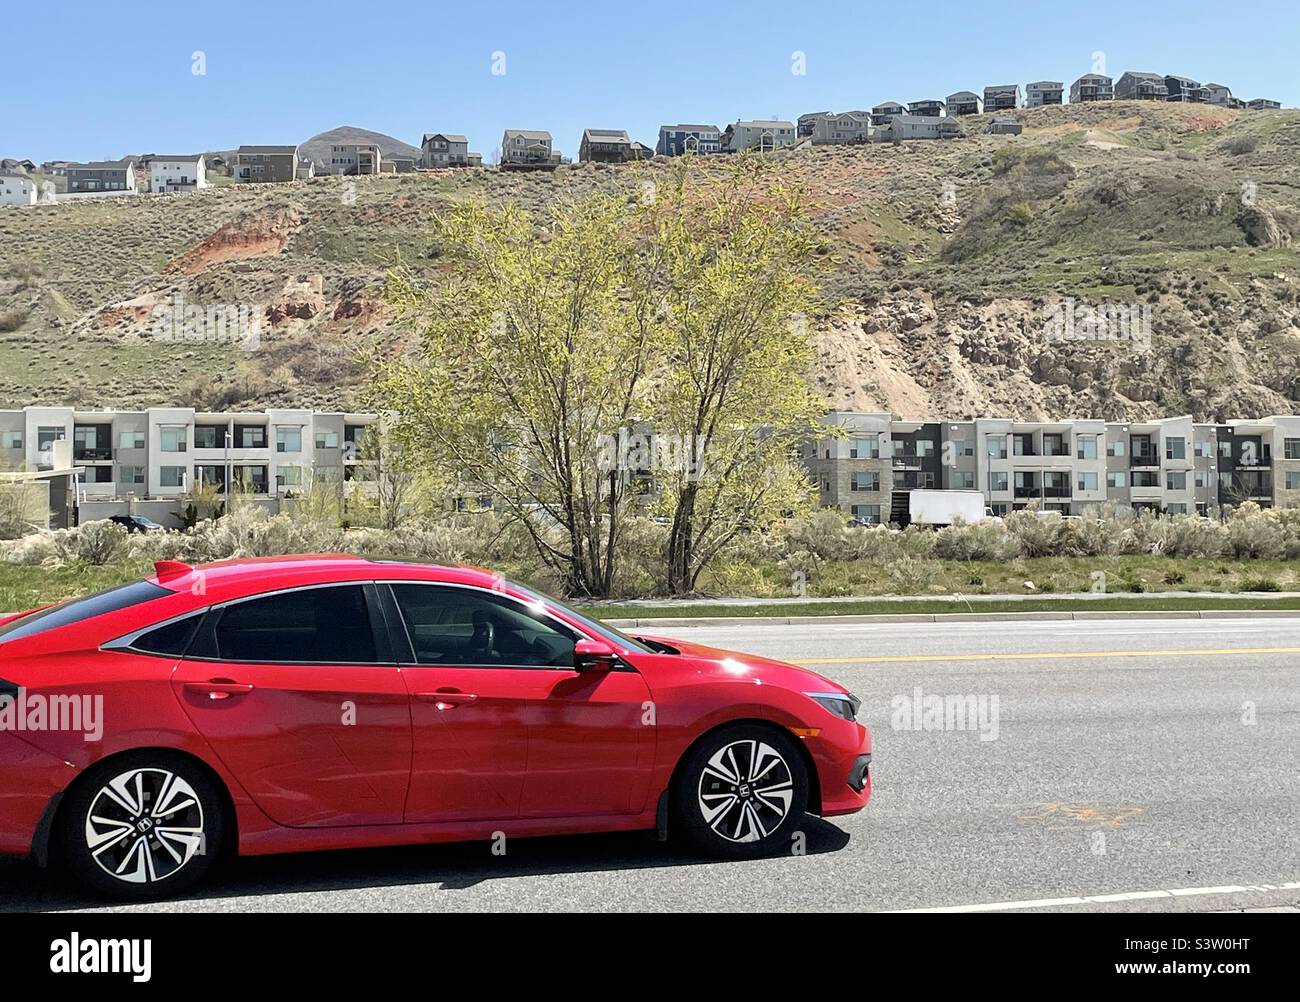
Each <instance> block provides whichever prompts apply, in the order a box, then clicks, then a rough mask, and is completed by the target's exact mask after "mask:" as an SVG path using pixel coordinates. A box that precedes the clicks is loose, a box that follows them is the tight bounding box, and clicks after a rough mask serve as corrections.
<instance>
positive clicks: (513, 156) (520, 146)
mask: <svg viewBox="0 0 1300 1002" xmlns="http://www.w3.org/2000/svg"><path fill="white" fill-rule="evenodd" d="M553 143H554V140H552V139H551V134H550V133H549V132H546V131H544V130H536V129H506V131H505V134H504V135H503V136H502V137H501V166H502V167H503V168H505V169H507V170H554V169H555V168H556V167H558V166H559V165H560V154H558V153H556V152H555V150H554V149H553V148H552V146H553Z"/></svg>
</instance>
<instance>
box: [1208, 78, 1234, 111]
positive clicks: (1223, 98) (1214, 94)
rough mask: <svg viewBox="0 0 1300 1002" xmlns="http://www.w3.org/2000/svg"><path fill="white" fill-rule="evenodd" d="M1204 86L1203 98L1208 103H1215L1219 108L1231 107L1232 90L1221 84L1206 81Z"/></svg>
mask: <svg viewBox="0 0 1300 1002" xmlns="http://www.w3.org/2000/svg"><path fill="white" fill-rule="evenodd" d="M1204 87H1205V100H1206V101H1207V102H1208V103H1209V104H1213V105H1216V106H1218V107H1220V108H1231V107H1232V90H1231V89H1230V88H1228V87H1226V86H1225V85H1223V84H1217V83H1207V84H1205V85H1204Z"/></svg>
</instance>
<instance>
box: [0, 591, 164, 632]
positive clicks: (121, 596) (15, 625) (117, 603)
mask: <svg viewBox="0 0 1300 1002" xmlns="http://www.w3.org/2000/svg"><path fill="white" fill-rule="evenodd" d="M173 594H175V592H171V591H168V590H167V589H166V588H163V587H161V586H160V585H156V584H153V583H152V582H149V581H133V582H132V583H131V584H124V585H119V586H118V587H116V588H110V589H109V590H108V591H101V592H98V593H96V594H94V595H88V596H86V597H85V598H75V599H72V600H71V601H68V602H64V603H62V604H60V605H55V606H51V607H50V608H48V609H42V610H41V611H40V612H33V613H32V614H31V615H30V616H23V617H22V618H21V619H15V620H14V621H13V622H12V623H6V624H5V625H4V626H0V643H7V642H8V641H11V640H21V639H23V638H24V637H34V636H36V635H37V634H40V633H47V632H48V631H50V630H57V629H59V628H60V627H63V626H71V625H72V624H73V623H80V622H82V621H84V620H87V619H93V618H94V617H95V616H102V615H104V614H105V613H107V612H119V611H120V610H122V609H129V608H130V607H131V606H133V605H143V604H144V603H145V602H152V601H153V600H154V599H158V598H164V597H165V596H167V595H173Z"/></svg>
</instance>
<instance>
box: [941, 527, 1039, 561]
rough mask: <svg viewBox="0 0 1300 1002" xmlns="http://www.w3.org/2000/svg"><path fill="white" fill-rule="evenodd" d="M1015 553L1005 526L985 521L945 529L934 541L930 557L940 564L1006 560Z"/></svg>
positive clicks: (1017, 549) (1015, 547)
mask: <svg viewBox="0 0 1300 1002" xmlns="http://www.w3.org/2000/svg"><path fill="white" fill-rule="evenodd" d="M1018 553H1019V547H1018V546H1017V543H1016V541H1015V540H1014V539H1013V538H1012V537H1011V536H1010V535H1009V534H1008V533H1007V529H1006V526H1005V525H1002V524H1001V523H998V522H993V521H985V522H974V523H971V524H966V523H963V522H958V523H956V524H954V525H949V526H945V527H944V528H942V529H940V530H939V531H938V533H936V535H935V538H934V555H935V556H936V557H938V558H939V559H941V560H1010V559H1011V558H1012V557H1014V556H1016V555H1017V554H1018Z"/></svg>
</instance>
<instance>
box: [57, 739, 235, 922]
mask: <svg viewBox="0 0 1300 1002" xmlns="http://www.w3.org/2000/svg"><path fill="white" fill-rule="evenodd" d="M59 816H60V818H61V829H60V842H61V848H62V850H63V858H64V859H65V860H66V862H67V865H68V868H69V869H70V870H71V871H72V874H73V876H74V877H76V878H77V880H79V881H80V882H81V883H82V884H84V885H86V886H87V887H89V888H91V889H92V890H95V891H98V892H100V893H102V894H106V895H109V896H111V897H114V898H119V899H129V900H137V901H142V900H149V899H152V898H160V897H166V896H169V895H173V894H177V893H180V892H181V891H184V890H187V889H188V888H190V887H192V886H193V885H194V884H195V883H196V882H198V881H199V880H200V879H201V878H202V877H203V876H204V875H205V874H206V873H207V871H208V870H209V869H210V868H211V867H212V864H213V862H214V861H215V860H216V856H217V852H218V850H219V849H220V841H221V836H222V832H223V830H224V828H223V825H224V822H225V811H224V804H223V801H222V798H221V797H220V796H219V794H218V791H217V788H216V786H215V784H214V783H213V781H212V780H211V778H210V777H209V776H208V774H207V773H206V772H205V771H204V770H203V769H202V768H200V767H199V766H197V765H196V764H195V763H194V762H193V761H191V760H190V759H187V758H185V757H184V756H180V755H172V754H168V753H166V752H132V753H130V754H127V755H122V756H118V757H116V758H114V759H112V760H111V761H108V762H104V763H101V764H100V765H98V766H95V767H94V768H92V769H90V770H89V771H88V772H87V773H86V774H85V775H84V776H83V777H82V778H81V780H80V781H79V782H78V783H77V785H76V786H75V787H74V788H73V789H72V790H71V791H70V792H69V793H68V797H67V800H66V801H65V803H64V804H63V806H62V809H61V810H60V812H59Z"/></svg>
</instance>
